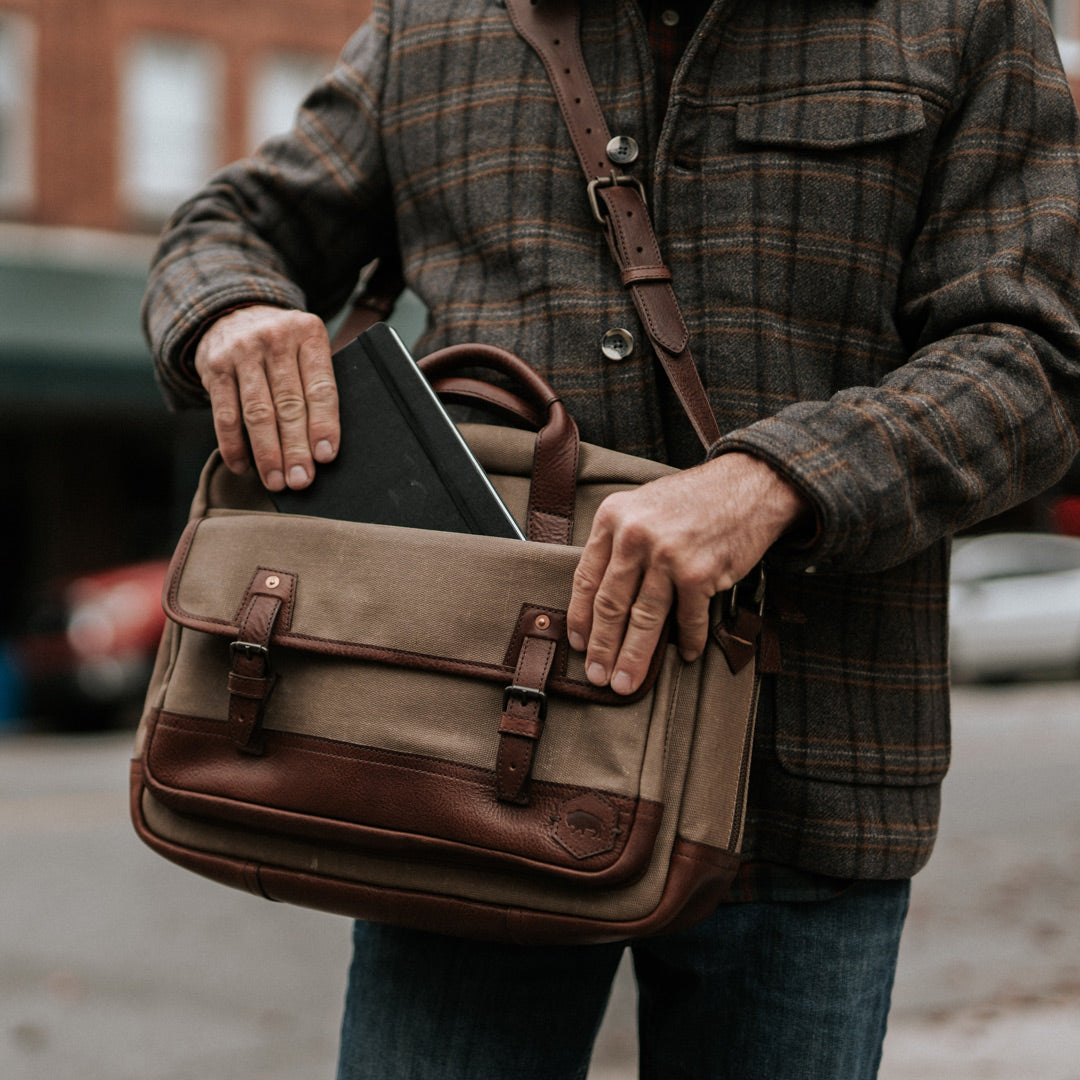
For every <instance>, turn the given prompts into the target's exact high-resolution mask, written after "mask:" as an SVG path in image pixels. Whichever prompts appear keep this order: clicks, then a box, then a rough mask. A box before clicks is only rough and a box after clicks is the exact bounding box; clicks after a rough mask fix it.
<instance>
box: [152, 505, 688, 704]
mask: <svg viewBox="0 0 1080 1080" xmlns="http://www.w3.org/2000/svg"><path fill="white" fill-rule="evenodd" d="M208 520H209V519H208V518H196V519H195V520H194V521H192V522H190V523H189V524H188V526H187V527H186V528H185V530H184V533H183V535H182V536H181V538H180V542H179V544H178V545H177V549H176V553H175V554H174V556H173V562H172V564H171V567H170V570H169V574H168V577H167V579H166V584H165V591H164V595H163V597H162V602H163V604H164V607H165V614H166V615H167V616H168V617H169V618H170V619H171V620H172V621H173V622H175V623H177V624H178V625H179V626H182V627H185V628H186V629H189V630H198V631H201V632H202V633H206V634H213V635H214V636H216V637H222V638H228V639H229V640H230V641H234V640H235V639H236V637H237V634H238V632H239V628H238V627H237V626H235V625H234V624H233V623H230V622H226V621H225V620H224V619H216V618H208V617H205V616H201V615H198V614H196V613H195V612H191V611H187V610H186V609H184V608H182V607H181V606H180V603H179V600H178V592H179V588H180V580H181V578H182V576H183V571H184V565H185V562H186V559H187V553H188V551H189V550H190V548H191V545H192V543H193V541H194V538H195V534H196V532H197V531H198V528H199V526H200V525H201V524H202V523H203V522H205V521H208ZM537 609H538V610H539V609H540V608H539V606H537ZM270 640H271V644H272V645H276V646H282V647H287V648H292V649H297V650H299V651H301V652H310V653H316V654H318V655H321V656H336V657H339V658H341V659H344V660H370V661H373V662H375V663H382V664H389V665H392V666H394V667H404V668H411V669H414V670H421V671H433V672H437V673H439V674H444V675H462V676H465V677H467V678H474V679H482V680H484V681H485V682H490V683H497V684H499V685H501V686H506V685H507V684H508V683H509V682H510V680H511V678H512V676H513V674H514V669H513V665H512V664H510V663H502V664H485V663H478V662H475V661H469V660H458V659H455V658H454V657H449V656H435V655H432V654H429V653H414V652H406V651H404V650H402V649H388V648H385V647H384V646H381V645H377V644H374V643H370V642H356V641H341V640H339V639H335V638H322V637H315V636H313V635H310V634H299V633H297V632H296V631H294V630H278V629H277V627H275V628H274V633H273V635H272V636H271V639H270ZM667 642H668V630H667V628H666V627H665V629H664V632H663V635H662V636H661V639H660V643H659V645H658V646H657V648H656V651H655V652H654V653H653V658H652V663H651V664H650V666H649V671H648V673H647V675H646V677H645V680H644V682H643V683H642V684H641V686H640V687H639V688H638V689H637V690H636V691H635V692H634V693H633V694H628V695H626V696H621V695H619V694H616V693H615V692H614V691H612V690H611V689H609V688H608V687H603V686H593V685H592V684H591V683H589V682H586V681H584V680H579V679H571V678H569V677H567V676H566V674H565V672H563V673H562V674H553V675H552V677H551V679H550V680H549V682H548V691H549V693H554V694H563V695H565V696H566V697H570V698H574V699H575V700H577V701H592V702H596V703H597V704H601V705H632V704H634V703H636V702H638V701H641V699H642V698H644V697H645V696H646V695H647V694H649V693H651V692H652V689H653V686H654V685H655V683H656V679H657V677H658V676H659V674H660V668H661V665H662V664H663V659H664V650H665V648H666V646H667Z"/></svg>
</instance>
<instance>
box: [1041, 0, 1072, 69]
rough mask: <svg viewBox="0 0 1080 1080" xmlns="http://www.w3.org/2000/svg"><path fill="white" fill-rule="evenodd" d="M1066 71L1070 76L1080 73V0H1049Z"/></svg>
mask: <svg viewBox="0 0 1080 1080" xmlns="http://www.w3.org/2000/svg"><path fill="white" fill-rule="evenodd" d="M1046 8H1047V11H1049V13H1050V21H1051V22H1052V23H1053V24H1054V33H1055V35H1056V36H1057V41H1058V48H1059V50H1060V51H1061V60H1062V63H1063V64H1064V66H1065V72H1066V74H1067V75H1069V77H1070V78H1075V77H1076V75H1077V74H1078V73H1080V0H1047V3H1046Z"/></svg>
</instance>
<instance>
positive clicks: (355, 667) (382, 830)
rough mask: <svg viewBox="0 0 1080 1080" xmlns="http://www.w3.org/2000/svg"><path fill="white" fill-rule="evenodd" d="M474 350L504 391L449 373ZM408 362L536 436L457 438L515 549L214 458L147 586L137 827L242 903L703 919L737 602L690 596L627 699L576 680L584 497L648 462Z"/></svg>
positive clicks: (574, 926)
mask: <svg viewBox="0 0 1080 1080" xmlns="http://www.w3.org/2000/svg"><path fill="white" fill-rule="evenodd" d="M448 354H449V355H448ZM476 363H481V364H485V365H487V366H490V367H495V368H497V369H498V370H500V371H501V372H502V373H503V375H504V376H507V377H509V378H510V379H511V380H513V385H514V390H513V391H507V390H506V389H505V384H504V386H503V388H500V387H487V386H485V385H481V384H478V383H477V382H476V381H475V380H474V379H473V378H471V377H470V378H464V377H462V376H461V375H460V372H459V369H460V368H461V367H462V366H463V365H466V364H467V365H469V366H474V365H475V364H476ZM422 366H424V367H425V370H426V372H427V374H428V375H429V377H430V378H431V379H432V381H433V382H434V383H435V384H436V386H437V387H438V388H439V389H440V390H441V391H442V392H444V393H445V394H446V395H448V396H449V397H451V398H453V397H460V398H465V397H469V396H472V397H481V398H495V399H496V404H497V405H499V406H500V407H501V408H503V409H504V410H505V411H508V412H511V413H514V414H516V415H517V416H518V417H527V418H529V419H531V420H533V421H535V422H536V424H537V425H538V426H539V428H540V431H539V434H534V433H533V432H532V431H528V430H523V429H522V428H521V427H520V426H518V427H502V426H494V425H464V426H463V428H462V431H463V434H464V435H465V438H466V440H467V442H468V443H469V445H470V447H471V448H472V450H473V452H474V453H475V455H476V456H477V457H478V458H479V460H480V462H481V463H482V465H483V467H484V469H485V471H486V472H487V474H488V476H489V477H490V479H491V482H492V484H493V485H494V487H495V488H496V490H497V491H498V492H499V494H500V495H501V496H502V498H503V500H504V501H505V503H506V504H507V506H508V507H509V508H510V510H511V511H512V513H513V514H514V516H515V517H516V518H517V520H518V521H519V523H520V524H521V526H522V528H523V529H524V530H525V532H526V534H527V536H528V537H529V538H528V539H527V540H517V539H509V538H503V537H493V536H477V535H462V534H458V533H446V532H438V531H432V530H425V529H411V528H400V527H395V526H387V525H372V524H366V523H362V522H346V521H336V520H332V519H327V518H318V517H307V516H301V515H295V514H282V513H277V512H276V511H275V510H274V508H273V505H272V504H271V502H270V501H269V499H268V497H267V495H266V493H265V492H264V490H263V489H262V488H261V486H260V485H259V484H258V482H257V480H255V479H252V478H249V477H237V476H235V475H233V474H232V473H230V472H229V471H228V470H227V469H226V468H225V467H224V465H223V464H222V463H221V461H220V459H219V458H218V456H217V455H216V454H215V455H214V456H213V457H212V458H211V460H210V461H209V463H208V464H207V466H206V468H205V470H204V472H203V476H202V479H201V481H200V485H199V489H198V492H197V494H196V497H195V500H194V503H193V506H192V511H191V518H190V522H189V524H188V526H187V528H186V530H185V532H184V534H183V537H182V538H181V540H180V543H179V545H178V547H177V549H176V553H175V555H174V557H173V560H172V565H171V568H170V570H169V574H168V578H167V581H166V585H165V590H164V597H163V602H164V605H165V610H166V613H167V616H168V623H167V628H166V631H165V634H164V637H163V640H162V642H161V646H160V651H159V654H158V658H157V664H156V669H155V671H154V675H153V679H152V683H151V686H150V688H149V692H148V695H147V700H146V706H145V710H144V713H143V717H142V721H141V724H140V727H139V731H138V735H137V739H136V745H135V751H134V755H133V761H132V766H131V814H132V819H133V822H134V824H135V828H136V830H137V831H138V833H139V835H140V836H141V837H142V839H143V840H144V841H145V842H146V843H147V844H149V845H150V847H151V848H153V849H154V850H155V851H157V852H159V853H160V854H162V855H164V856H165V857H167V858H169V859H171V860H173V861H174V862H176V863H178V864H180V865H181V866H184V867H186V868H188V869H190V870H193V871H195V872H197V873H200V874H203V875H205V876H206V877H208V878H212V879H214V880H216V881H219V882H223V883H225V884H228V885H232V886H236V887H238V888H242V889H246V890H249V891H250V892H252V893H255V894H256V895H259V896H264V897H267V898H269V899H272V900H278V901H285V902H289V903H295V904H300V905H305V906H309V907H313V908H318V909H321V910H325V911H330V912H337V913H340V914H342V915H348V916H352V917H358V918H363V919H371V920H377V921H385V922H390V923H395V924H399V925H405V926H411V927H417V928H422V929H427V930H433V931H438V932H443V933H452V934H459V935H465V936H473V937H483V938H492V939H503V940H514V941H521V942H582V943H584V942H599V941H605V940H615V939H621V938H625V937H631V936H637V935H642V934H650V933H658V932H661V931H666V930H670V929H674V928H677V927H678V926H681V925H684V924H687V923H689V922H692V921H694V920H695V919H698V918H701V917H704V915H706V914H707V913H708V911H709V910H710V909H711V907H712V906H713V905H714V904H715V903H716V901H717V899H718V897H719V896H720V895H721V894H722V893H723V891H724V890H725V889H726V887H727V886H728V884H729V883H730V880H731V878H732V876H733V875H734V873H735V870H736V868H737V865H738V851H739V845H740V842H741V837H742V829H743V816H744V804H745V796H746V786H747V779H748V769H749V760H750V747H751V742H752V736H753V717H754V708H755V704H756V697H757V678H758V676H757V671H756V666H757V665H756V656H755V654H756V652H757V649H756V643H757V640H758V632H759V630H760V625H761V620H760V596H754V595H746V596H742V595H739V596H736V597H734V598H733V597H732V596H730V595H725V596H721V597H717V598H716V600H715V601H714V608H713V618H714V628H713V634H712V636H711V638H710V642H709V645H708V648H707V650H706V653H705V655H704V656H703V657H702V658H701V659H699V660H698V661H696V662H694V663H692V664H687V663H685V662H684V661H683V660H682V659H681V657H680V656H679V653H678V650H677V649H676V647H675V645H674V644H673V643H669V642H668V641H667V640H666V638H665V639H664V640H662V641H661V643H660V645H659V647H658V649H657V651H656V654H655V656H654V658H653V662H652V666H651V670H650V673H649V676H648V678H647V680H646V682H645V684H644V686H643V687H642V688H641V689H640V691H638V692H637V693H635V694H634V695H632V696H630V697H619V696H618V695H616V694H614V693H612V692H611V691H610V690H609V689H607V688H598V687H595V686H592V685H591V684H590V683H589V682H588V680H587V679H586V677H585V672H584V667H583V658H582V656H581V655H580V654H577V653H575V652H573V651H572V650H571V649H570V648H569V647H568V644H567V641H566V633H565V612H566V607H567V603H568V600H569V596H570V590H571V579H572V575H573V572H574V568H575V566H576V564H577V561H578V558H579V556H580V553H581V546H580V545H582V544H583V543H584V540H585V537H586V536H587V534H588V530H589V524H590V522H591V519H592V515H593V513H594V512H595V510H596V507H597V506H598V505H599V503H600V501H601V499H602V498H603V497H604V496H605V495H607V494H608V493H609V492H612V491H616V490H620V489H624V488H626V487H629V486H634V485H638V484H642V483H645V482H647V481H649V480H650V479H654V478H657V477H659V476H662V475H664V474H665V473H666V472H669V471H670V469H669V468H668V467H667V466H664V465H660V464H657V463H654V462H651V461H647V460H643V459H638V458H634V457H629V456H627V455H623V454H618V453H614V452H612V451H608V450H605V449H602V448H599V447H596V446H592V445H588V444H579V442H578V438H577V431H576V428H575V426H574V425H573V422H572V421H571V420H570V418H569V417H568V416H567V415H566V412H565V410H564V409H563V407H562V404H561V403H560V402H559V401H558V399H557V397H556V395H555V394H554V393H553V392H552V391H551V389H550V387H548V386H547V384H546V383H544V382H543V380H541V379H539V377H538V376H536V375H535V374H534V373H533V372H532V371H531V370H530V369H529V368H528V367H527V366H526V365H525V364H524V363H522V362H521V361H520V360H517V359H516V358H514V357H512V356H510V354H505V353H502V352H501V351H500V350H493V349H472V348H469V347H463V348H459V349H457V350H444V352H443V353H441V354H435V356H434V357H432V358H428V360H427V361H425V362H422ZM753 591H754V590H753V589H752V588H751V589H749V590H747V592H748V594H752V593H753Z"/></svg>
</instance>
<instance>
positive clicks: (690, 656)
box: [680, 649, 701, 664]
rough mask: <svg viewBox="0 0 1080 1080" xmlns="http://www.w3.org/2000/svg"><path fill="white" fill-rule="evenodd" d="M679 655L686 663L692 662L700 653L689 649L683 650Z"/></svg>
mask: <svg viewBox="0 0 1080 1080" xmlns="http://www.w3.org/2000/svg"><path fill="white" fill-rule="evenodd" d="M680 655H681V656H682V658H683V660H684V661H685V662H686V663H687V664H692V663H693V662H694V661H695V660H696V659H697V658H698V657H699V656H700V655H701V653H700V652H691V651H690V650H689V649H686V650H683V651H682V652H681V653H680Z"/></svg>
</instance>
